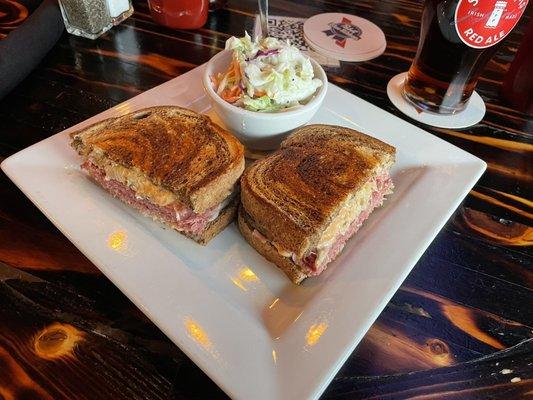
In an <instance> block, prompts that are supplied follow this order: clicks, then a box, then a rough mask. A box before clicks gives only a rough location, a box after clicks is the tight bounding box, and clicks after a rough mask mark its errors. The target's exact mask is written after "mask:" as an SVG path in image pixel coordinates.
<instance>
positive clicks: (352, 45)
mask: <svg viewBox="0 0 533 400" xmlns="http://www.w3.org/2000/svg"><path fill="white" fill-rule="evenodd" d="M303 30H304V39H305V41H306V42H307V44H308V45H309V47H310V48H312V49H313V50H314V51H316V52H317V53H320V54H324V55H325V56H327V57H332V58H336V59H337V60H341V61H353V62H357V61H367V60H371V59H373V58H376V57H378V56H380V55H381V54H383V52H384V51H385V48H386V47H387V41H386V39H385V34H384V33H383V31H382V30H381V29H380V28H379V27H378V26H377V25H376V24H374V23H372V22H370V21H368V20H366V19H364V18H361V17H356V16H355V15H349V14H342V13H327V14H318V15H315V16H313V17H311V18H309V19H308V20H307V21H305V23H304V27H303Z"/></svg>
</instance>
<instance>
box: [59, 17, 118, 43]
mask: <svg viewBox="0 0 533 400" xmlns="http://www.w3.org/2000/svg"><path fill="white" fill-rule="evenodd" d="M112 27H113V25H112V24H109V25H108V26H106V27H105V28H104V29H102V30H101V31H99V32H97V33H91V32H86V31H84V30H81V29H79V28H76V27H74V26H71V25H67V23H66V21H65V28H66V30H67V32H68V33H70V34H72V35H76V36H81V37H84V38H87V39H93V40H94V39H97V38H99V37H100V36H102V35H103V34H104V33H106V32H107V31H108V30H109V29H111V28H112Z"/></svg>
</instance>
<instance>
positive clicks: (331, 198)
mask: <svg viewBox="0 0 533 400" xmlns="http://www.w3.org/2000/svg"><path fill="white" fill-rule="evenodd" d="M394 159H395V148H394V147H392V146H390V145H388V144H386V143H383V142H381V141H380V140H378V139H375V138H372V137H370V136H367V135H364V134H362V133H361V132H358V131H355V130H353V129H349V128H344V127H339V126H329V125H308V126H305V127H303V128H301V129H299V130H297V131H296V132H295V133H293V134H292V135H291V136H290V137H289V138H287V139H286V140H285V141H284V142H283V143H282V144H281V148H280V149H279V150H277V151H276V152H274V153H272V154H271V155H270V156H268V157H266V158H264V159H262V160H259V161H257V162H256V163H254V164H252V165H251V166H250V167H249V168H247V169H246V171H245V172H244V174H243V176H242V177H241V202H242V204H243V207H244V209H245V210H246V212H247V213H248V214H249V215H250V217H251V219H252V220H253V221H254V222H255V223H256V225H257V226H259V227H261V233H263V234H264V236H266V237H267V238H268V239H269V240H271V241H275V242H276V243H277V244H279V245H281V246H282V247H283V248H284V250H287V251H291V252H293V253H295V254H296V255H297V256H298V257H302V256H303V255H304V254H305V253H306V252H308V251H309V250H311V249H312V248H313V247H315V246H316V245H317V243H318V240H319V238H320V235H321V233H322V232H323V231H324V230H325V229H326V227H327V226H328V225H329V223H331V221H332V220H333V219H334V218H335V216H336V215H337V213H338V212H339V210H340V209H341V208H342V205H343V204H344V203H345V202H346V201H349V200H350V199H351V198H352V197H353V196H354V195H355V194H356V193H357V191H358V190H359V189H360V188H361V187H362V186H363V185H364V184H365V183H366V182H367V181H368V180H369V179H370V178H372V177H373V176H375V175H376V173H377V172H378V171H381V170H382V169H388V168H390V166H391V165H392V164H393V163H394Z"/></svg>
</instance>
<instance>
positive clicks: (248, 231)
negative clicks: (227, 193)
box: [237, 206, 307, 285]
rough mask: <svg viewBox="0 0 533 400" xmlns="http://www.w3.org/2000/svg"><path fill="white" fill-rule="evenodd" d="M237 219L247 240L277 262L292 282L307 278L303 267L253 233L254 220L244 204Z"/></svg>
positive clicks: (269, 258)
mask: <svg viewBox="0 0 533 400" xmlns="http://www.w3.org/2000/svg"><path fill="white" fill-rule="evenodd" d="M237 221H238V224H239V230H240V231H241V233H242V236H243V237H244V238H245V239H246V241H247V242H248V243H250V245H251V246H252V247H253V248H254V249H255V250H256V251H257V252H258V253H259V254H261V255H262V256H263V257H265V258H266V259H267V260H269V261H271V262H273V263H274V264H276V266H277V267H278V268H279V269H281V270H282V271H283V272H284V273H285V274H286V275H287V276H288V277H289V279H290V280H291V281H292V282H294V283H295V284H297V285H299V284H300V283H302V281H303V280H304V279H305V278H307V275H306V274H305V273H304V272H303V271H302V269H301V268H300V267H299V266H298V265H296V264H295V263H293V262H292V260H291V259H289V258H287V257H283V256H282V255H281V254H279V253H278V251H277V250H276V248H275V247H274V246H273V245H272V244H270V243H264V242H262V241H261V240H259V238H258V237H257V236H254V235H253V232H254V229H255V228H254V226H253V222H252V221H251V220H250V219H249V216H248V215H247V214H246V211H244V210H243V208H242V206H241V207H239V213H238V217H237Z"/></svg>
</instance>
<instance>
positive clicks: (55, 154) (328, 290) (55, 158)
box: [2, 66, 486, 400]
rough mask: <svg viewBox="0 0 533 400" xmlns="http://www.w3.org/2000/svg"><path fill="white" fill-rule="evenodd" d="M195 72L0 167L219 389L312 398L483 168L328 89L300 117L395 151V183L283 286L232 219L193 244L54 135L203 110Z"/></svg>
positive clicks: (241, 395) (245, 395)
mask: <svg viewBox="0 0 533 400" xmlns="http://www.w3.org/2000/svg"><path fill="white" fill-rule="evenodd" d="M203 68H204V67H203V66H201V67H198V68H196V69H194V70H193V71H190V72H188V73H187V74H184V75H182V76H180V77H178V78H176V79H173V80H171V81H169V82H167V83H165V84H163V85H161V86H158V87H156V88H153V89H151V90H149V91H147V92H145V93H143V94H141V95H139V96H137V97H135V98H133V99H131V100H129V101H127V102H125V103H122V104H120V105H118V106H116V107H114V108H112V109H110V110H107V111H105V112H103V113H101V114H99V115H97V116H95V117H93V118H90V119H89V120H87V121H84V122H82V123H80V124H78V125H77V126H75V127H72V128H70V129H67V130H66V131H64V132H61V133H59V134H57V135H55V136H52V137H50V138H48V139H46V140H43V141H42V142H39V143H37V144H35V145H33V146H31V147H28V148H27V149H25V150H23V151H20V152H19V153H17V154H15V155H13V156H11V157H9V158H8V159H6V160H5V161H4V162H3V163H2V169H3V170H4V171H5V173H6V174H7V175H8V176H9V177H10V178H11V179H12V180H13V181H14V182H15V184H16V185H17V186H18V187H19V188H20V189H21V190H22V191H23V192H24V193H25V194H26V195H27V196H28V197H29V198H30V199H31V200H32V201H33V202H34V203H35V205H36V206H37V207H39V209H40V210H41V211H42V212H43V213H44V214H45V215H46V216H47V217H48V218H49V219H50V220H51V221H52V222H53V223H54V224H55V225H56V226H57V227H58V228H59V229H60V230H61V231H62V232H63V233H64V234H65V235H66V236H67V237H68V238H69V240H71V241H72V242H73V243H74V244H75V245H76V246H77V247H78V248H79V249H80V250H81V251H82V252H83V253H84V254H85V255H86V256H87V257H88V258H89V259H90V260H91V261H92V262H93V263H94V264H95V265H96V266H97V267H98V268H99V269H100V270H101V271H102V272H103V273H104V274H105V275H106V276H107V277H108V278H109V279H110V280H111V281H113V283H114V284H115V285H116V286H118V287H119V288H120V289H121V290H122V291H123V292H124V293H125V294H126V295H127V296H128V297H129V298H130V299H131V300H132V301H133V302H134V303H135V304H136V305H137V306H138V307H139V308H140V309H141V311H143V312H144V313H145V314H146V315H147V316H148V317H149V318H150V319H151V320H152V321H153V322H154V323H155V324H156V325H157V326H158V327H159V328H160V329H161V330H162V331H163V332H164V333H165V334H166V335H167V336H168V337H169V338H170V339H172V341H174V343H176V345H178V346H179V347H180V349H181V350H183V351H184V352H185V353H186V354H187V355H188V356H189V357H190V358H191V359H192V360H193V361H194V362H195V363H196V364H197V365H198V366H200V368H202V369H203V370H204V371H205V372H206V373H207V374H208V375H209V376H210V377H211V378H212V379H213V380H214V381H215V382H216V383H217V384H218V385H219V386H220V387H221V388H222V389H223V390H224V391H226V393H228V394H229V395H230V396H232V397H234V398H238V399H268V400H271V399H304V398H311V399H315V398H317V397H319V395H320V394H321V393H322V392H323V391H324V389H325V388H326V386H327V385H328V383H329V382H330V381H331V379H332V378H333V377H334V375H335V373H336V372H337V371H338V370H339V368H340V367H341V365H342V364H343V363H344V361H345V360H346V358H347V357H348V356H349V355H350V353H351V352H352V351H353V350H354V348H355V346H356V345H357V344H358V343H359V341H360V340H361V339H362V337H363V336H364V335H365V333H366V331H367V330H368V329H369V328H370V326H371V325H372V323H373V322H374V320H375V319H376V318H377V316H378V315H379V314H380V312H381V311H382V310H383V308H384V307H385V305H386V304H387V302H388V301H389V300H390V298H391V297H392V296H393V294H394V292H395V291H396V290H397V289H398V287H399V286H400V284H401V283H402V281H403V280H404V279H405V277H406V276H407V274H408V273H409V271H410V270H411V268H412V267H413V266H414V265H415V263H416V261H417V260H418V259H419V257H420V256H421V255H422V253H423V252H424V250H425V249H426V248H427V247H428V245H429V244H430V243H431V241H432V240H433V238H434V237H435V236H436V234H437V233H438V231H439V230H440V229H441V228H442V226H443V225H444V224H445V222H446V221H447V219H448V218H449V217H450V215H451V214H452V212H453V211H454V210H455V209H456V208H457V206H458V205H459V203H460V202H461V200H462V199H463V198H464V197H465V196H466V194H467V193H468V191H469V189H470V188H471V187H472V186H473V185H474V183H475V182H476V181H477V180H478V178H479V177H480V176H481V174H482V173H483V171H484V170H485V167H486V164H485V163H484V162H483V161H481V160H480V159H478V158H476V157H474V156H472V155H471V154H469V153H466V152H464V151H463V150H461V149H459V148H457V147H454V146H452V145H451V144H449V143H447V142H445V141H443V140H441V139H439V138H437V137H435V136H432V135H430V134H429V133H427V132H425V131H423V130H421V129H419V128H417V127H415V126H413V125H411V124H409V123H407V122H405V121H403V120H401V119H399V118H396V117H395V116H393V115H391V114H388V113H387V112H385V111H383V110H381V109H379V108H377V107H375V106H373V105H371V104H369V103H367V102H365V101H363V100H361V99H360V98H358V97H356V96H353V95H352V94H350V93H347V92H345V91H344V90H342V89H340V88H338V87H336V86H334V85H331V84H330V85H329V90H328V94H327V97H326V99H325V101H324V104H323V106H322V108H321V109H320V110H319V111H318V113H317V114H316V116H315V117H314V118H313V120H312V122H315V123H325V124H337V125H344V126H348V127H351V128H355V129H357V130H360V131H362V132H365V133H368V134H370V135H372V136H375V137H377V138H379V139H381V140H383V141H385V142H387V143H390V144H392V145H394V146H396V148H397V160H398V161H397V163H396V166H395V167H394V169H393V171H392V178H393V181H394V184H395V186H396V190H395V193H394V194H393V195H392V196H391V197H390V198H389V199H388V200H387V201H386V202H385V205H384V207H382V208H381V209H379V210H377V211H375V212H374V213H373V214H372V216H371V217H370V218H369V220H368V221H367V222H366V223H365V224H364V226H363V227H362V228H361V230H360V231H359V232H358V233H357V235H356V236H355V237H354V238H352V239H351V240H350V241H349V242H348V244H347V245H346V247H345V249H344V251H343V252H342V254H341V255H340V256H339V257H338V259H337V260H336V261H335V262H334V263H333V264H332V265H331V266H330V267H329V269H328V270H327V271H326V272H325V273H324V274H322V275H321V276H320V277H319V278H314V279H309V280H307V281H306V282H305V283H304V284H303V285H302V286H301V287H297V286H295V285H293V284H292V283H291V282H289V280H288V279H287V278H286V277H285V276H284V275H283V273H282V272H280V271H279V270H278V269H277V268H276V267H275V266H274V265H273V264H270V263H268V262H267V261H265V260H264V259H263V258H262V257H261V256H260V255H259V254H257V253H256V252H255V251H254V250H253V249H252V248H251V247H250V246H249V245H248V244H247V243H246V242H245V241H244V239H243V238H242V237H241V236H240V234H239V232H238V229H237V228H236V226H235V225H231V226H230V227H228V228H227V229H226V230H225V231H224V232H222V233H221V234H220V235H219V236H217V237H216V238H215V239H213V240H212V241H211V242H210V243H209V245H208V246H206V247H202V246H200V245H197V244H196V243H194V242H193V241H191V240H188V239H186V238H185V237H183V236H181V235H180V234H177V233H176V232H173V231H171V230H165V229H163V228H162V227H161V226H160V225H159V224H157V223H154V222H152V221H151V220H150V219H148V218H145V217H142V216H141V215H139V214H138V213H137V212H135V211H134V210H131V209H129V208H128V207H127V206H125V205H123V204H122V203H121V202H120V201H118V200H115V199H113V198H112V197H111V196H110V195H108V194H107V193H106V192H105V191H104V190H103V189H100V188H99V187H98V186H97V185H96V184H94V183H92V182H91V181H90V180H89V179H87V178H86V177H85V176H84V175H83V174H82V173H81V172H80V170H79V169H78V167H77V166H78V164H79V163H80V159H79V157H78V155H77V154H76V153H75V152H74V151H73V150H72V149H71V148H70V146H69V139H68V135H67V133H68V132H69V131H72V130H74V129H79V128H82V127H83V126H86V125H88V124H90V123H93V122H95V121H98V120H101V119H103V118H107V117H112V116H116V115H120V114H125V113H128V112H131V111H133V110H136V109H139V108H142V107H147V106H153V105H159V104H175V105H180V106H184V107H188V108H192V109H194V110H196V111H199V112H206V113H208V114H210V115H212V112H210V105H209V102H208V100H207V98H206V97H205V95H204V91H203V88H202V87H201V75H202V70H203ZM212 116H213V115H212Z"/></svg>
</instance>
